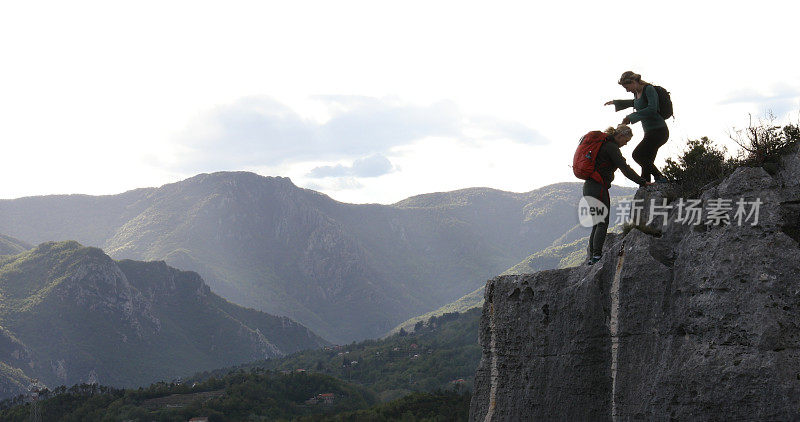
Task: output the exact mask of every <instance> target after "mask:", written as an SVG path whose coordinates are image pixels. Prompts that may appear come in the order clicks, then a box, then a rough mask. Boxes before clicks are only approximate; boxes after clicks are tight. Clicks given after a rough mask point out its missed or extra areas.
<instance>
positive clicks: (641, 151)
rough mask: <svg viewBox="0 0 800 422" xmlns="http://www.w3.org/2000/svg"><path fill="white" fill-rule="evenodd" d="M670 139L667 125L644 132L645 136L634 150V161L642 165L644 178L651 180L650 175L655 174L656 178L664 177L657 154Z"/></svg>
mask: <svg viewBox="0 0 800 422" xmlns="http://www.w3.org/2000/svg"><path fill="white" fill-rule="evenodd" d="M667 139H669V129H667V127H666V126H664V127H660V128H658V129H653V130H651V131H648V132H645V133H644V138H642V142H639V145H636V148H635V149H634V150H633V161H636V162H637V163H639V165H640V166H642V178H643V179H644V180H646V181H648V182H649V181H650V175H653V176H654V177H655V178H656V180H657V179H662V178H663V177H664V176H663V175H662V174H661V172H660V171H658V168H656V165H655V164H654V163H655V161H656V154H658V149H659V148H661V147H662V146H663V145H664V144H666V143H667Z"/></svg>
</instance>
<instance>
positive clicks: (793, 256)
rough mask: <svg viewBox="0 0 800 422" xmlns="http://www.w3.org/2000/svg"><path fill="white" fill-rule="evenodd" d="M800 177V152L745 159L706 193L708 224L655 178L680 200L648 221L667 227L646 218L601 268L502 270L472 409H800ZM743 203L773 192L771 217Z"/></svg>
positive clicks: (630, 416) (492, 288)
mask: <svg viewBox="0 0 800 422" xmlns="http://www.w3.org/2000/svg"><path fill="white" fill-rule="evenodd" d="M798 175H800V156H799V155H798V154H797V152H795V153H794V154H792V155H790V156H786V157H785V158H784V162H783V165H782V166H781V170H780V171H778V172H777V173H776V174H774V175H770V174H767V173H766V172H765V171H764V170H763V169H761V168H739V169H737V170H736V172H735V173H734V174H733V175H731V176H730V177H728V178H727V179H726V180H724V181H723V182H722V183H720V184H719V185H717V186H714V187H709V188H708V189H706V190H705V191H704V193H703V196H702V201H703V202H702V204H703V210H702V213H701V214H700V217H699V220H700V224H694V221H689V222H686V221H684V222H680V221H678V220H680V219H681V217H686V212H685V211H686V208H683V209H679V207H678V204H681V201H680V198H675V197H674V196H673V194H671V193H670V192H668V191H667V190H666V189H658V188H655V187H648V188H644V189H641V190H640V191H639V192H638V193H637V196H636V197H637V198H638V199H643V200H644V201H645V203H648V202H649V201H650V200H651V199H654V200H656V201H657V203H658V204H662V202H661V201H662V200H663V199H666V200H667V201H668V203H669V204H670V205H672V207H671V208H672V209H671V210H664V213H663V214H661V215H660V216H656V213H653V216H654V217H656V218H654V221H652V222H650V224H649V225H648V227H650V228H651V229H657V230H659V231H661V235H660V236H658V237H656V236H657V235H658V233H655V231H654V230H647V229H645V230H644V231H641V230H637V229H634V230H632V231H630V232H629V233H628V234H627V235H625V236H623V235H618V236H612V237H610V238H609V239H608V241H607V243H606V245H605V246H606V250H605V253H604V257H603V260H602V261H601V262H599V263H598V264H596V265H594V266H586V265H583V266H580V267H575V268H569V269H563V270H554V271H544V272H539V273H536V274H529V275H515V276H502V277H498V278H495V279H492V280H490V281H489V282H488V283H487V285H486V290H485V298H486V301H485V304H484V307H483V317H482V321H481V331H480V341H481V344H482V347H483V357H482V360H481V363H480V366H479V368H478V371H477V373H476V377H475V391H474V396H473V399H472V404H471V410H470V419H471V420H474V421H484V420H485V421H492V420H495V421H501V420H614V421H616V420H664V419H678V420H750V419H759V420H789V419H798V418H800V406H798V402H800V248H799V247H798V240H800V236H799V230H800V183H799V182H798V177H797V176H798ZM720 200H721V201H720ZM728 200H730V202H728ZM740 200H743V203H745V204H751V206H750V207H749V208H748V207H745V208H744V209H745V211H747V213H746V214H749V213H751V212H752V210H753V208H756V207H755V206H753V205H752V204H754V202H755V201H756V200H760V201H761V202H762V203H761V204H760V207H758V208H759V215H758V221H757V222H755V218H754V217H755V215H753V214H749V218H747V217H748V215H746V214H745V215H738V216H737V210H738V207H737V202H739V201H740ZM683 204H684V205H686V203H685V202H684V203H683ZM715 204H716V205H719V204H723V205H731V209H730V210H726V212H724V213H719V211H718V210H719V209H720V207H715ZM715 208H716V209H717V211H715ZM722 208H723V209H724V208H725V207H722ZM723 214H724V215H727V216H728V217H727V219H726V218H725V217H721V216H722V215H723ZM649 215H650V210H649V209H646V210H645V212H643V213H641V215H640V216H639V220H638V222H639V223H640V224H647V222H648V220H650V218H649ZM737 217H738V218H739V219H741V220H742V223H743V224H739V221H738V220H737ZM692 220H694V219H692ZM726 220H727V221H726ZM707 223H708V224H707ZM754 223H755V224H754ZM645 232H649V233H650V234H646V233H645Z"/></svg>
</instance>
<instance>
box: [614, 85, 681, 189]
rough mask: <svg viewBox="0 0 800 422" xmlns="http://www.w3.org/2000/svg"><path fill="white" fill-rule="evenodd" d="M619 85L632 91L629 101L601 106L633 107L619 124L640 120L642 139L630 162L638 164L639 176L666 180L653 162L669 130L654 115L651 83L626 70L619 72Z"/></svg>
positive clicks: (655, 106) (654, 94)
mask: <svg viewBox="0 0 800 422" xmlns="http://www.w3.org/2000/svg"><path fill="white" fill-rule="evenodd" d="M618 83H619V84H620V85H622V86H623V87H624V88H625V90H626V91H628V92H632V93H633V95H634V99H633V100H612V101H608V102H606V103H605V105H611V104H613V105H614V109H615V111H620V110H624V109H626V108H628V107H633V108H634V109H635V110H636V111H634V112H633V113H631V114H629V115H627V116H625V118H624V119H622V124H626V125H627V124H629V123H636V122H639V121H641V122H642V130H644V138H642V141H641V142H639V145H637V146H636V148H634V150H633V154H632V156H633V161H636V162H637V163H638V164H639V165H640V166H642V178H643V179H644V180H646V181H648V182H649V181H650V176H651V175H652V176H653V177H655V179H656V182H666V179H665V178H664V175H662V174H661V172H660V171H658V168H657V167H656V165H655V161H656V154H658V149H659V148H661V146H662V145H664V144H665V143H667V139H669V129H668V128H667V122H666V121H664V118H663V117H661V115H660V114H658V93H657V92H656V89H655V88H654V87H653V85H651V84H649V83H647V82H645V81H643V80H642V75H639V74H638V73H633V72H631V71H630V70H629V71H627V72H625V73H623V74H622V76H621V77H620V78H619V82H618Z"/></svg>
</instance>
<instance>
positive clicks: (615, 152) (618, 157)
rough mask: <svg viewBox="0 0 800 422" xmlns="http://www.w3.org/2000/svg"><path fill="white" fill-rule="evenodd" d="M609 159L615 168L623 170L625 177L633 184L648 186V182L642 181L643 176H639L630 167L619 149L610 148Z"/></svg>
mask: <svg viewBox="0 0 800 422" xmlns="http://www.w3.org/2000/svg"><path fill="white" fill-rule="evenodd" d="M608 157H609V158H610V159H611V162H612V163H613V164H614V167H617V168H618V169H620V170H622V174H624V175H625V177H627V178H628V179H630V180H631V181H632V182H633V183H636V184H637V185H639V186H645V185H647V181H646V180H644V179H642V176H639V174H638V173H636V171H635V170H633V169H632V168H631V166H629V165H628V163H627V161H625V157H623V156H622V152H621V151H620V150H619V148H609V149H608Z"/></svg>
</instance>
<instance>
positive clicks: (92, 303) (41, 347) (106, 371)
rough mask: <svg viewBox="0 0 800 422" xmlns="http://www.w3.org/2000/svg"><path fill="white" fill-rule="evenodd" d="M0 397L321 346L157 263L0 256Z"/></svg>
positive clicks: (85, 256)
mask: <svg viewBox="0 0 800 422" xmlns="http://www.w3.org/2000/svg"><path fill="white" fill-rule="evenodd" d="M0 325H1V327H0V361H2V362H3V366H2V367H0V396H10V395H14V394H18V393H19V392H20V391H21V390H22V391H24V390H25V389H26V388H27V383H28V382H29V381H30V379H33V378H37V379H39V380H40V381H41V382H43V383H44V384H46V385H48V386H50V387H54V386H57V385H61V384H64V385H72V384H76V383H84V382H85V383H91V382H100V383H103V384H107V385H114V386H133V385H142V384H148V383H151V382H154V381H156V380H161V379H170V378H175V377H179V376H185V375H186V374H189V373H192V372H194V371H197V370H200V369H201V368H206V369H212V368H216V367H219V366H223V365H230V364H235V363H242V362H247V361H251V360H254V359H264V358H268V357H274V356H278V355H282V354H286V353H290V352H294V351H297V350H301V349H306V348H316V347H320V346H322V345H324V344H327V342H326V341H325V340H323V339H321V338H319V337H317V336H316V335H315V334H313V333H312V332H310V331H309V330H308V329H307V328H306V327H303V326H302V325H299V324H297V323H296V322H294V321H292V320H289V319H288V318H285V317H274V316H271V315H267V314H264V313H261V312H258V311H254V310H250V309H245V308H242V307H240V306H237V305H234V304H232V303H229V302H227V301H225V300H224V299H222V298H220V297H219V296H217V295H215V294H213V293H211V291H210V289H209V288H208V286H207V285H206V284H205V283H204V282H203V280H202V279H201V278H200V276H199V275H198V274H196V273H193V272H185V271H179V270H176V269H174V268H171V267H168V266H167V265H166V264H165V263H164V262H137V261H129V260H124V261H114V260H112V259H111V258H110V257H108V256H107V255H106V254H105V253H103V251H101V250H100V249H97V248H86V247H82V246H81V245H80V244H78V243H77V242H74V241H69V242H48V243H43V244H41V245H39V246H38V247H36V248H34V249H33V250H30V251H28V252H25V253H22V254H19V255H15V256H2V257H0Z"/></svg>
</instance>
